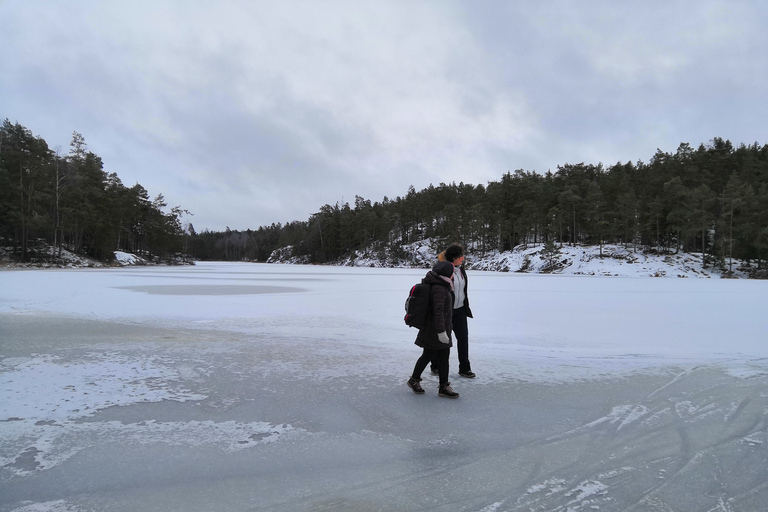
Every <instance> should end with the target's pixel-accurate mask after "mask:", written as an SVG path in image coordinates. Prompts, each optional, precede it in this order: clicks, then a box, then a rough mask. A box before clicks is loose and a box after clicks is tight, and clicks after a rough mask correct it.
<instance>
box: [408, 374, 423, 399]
mask: <svg viewBox="0 0 768 512" xmlns="http://www.w3.org/2000/svg"><path fill="white" fill-rule="evenodd" d="M420 380H421V379H419V380H416V379H414V378H413V377H411V378H410V379H408V387H409V388H411V389H412V390H413V392H414V393H416V394H417V395H423V394H424V388H422V387H421V384H419V381H420Z"/></svg>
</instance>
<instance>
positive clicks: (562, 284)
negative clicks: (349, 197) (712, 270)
mask: <svg viewBox="0 0 768 512" xmlns="http://www.w3.org/2000/svg"><path fill="white" fill-rule="evenodd" d="M617 268H620V265H617ZM581 270H585V269H584V268H582V269H581ZM424 272H425V271H424V270H412V269H383V268H359V267H358V268H350V267H317V266H293V265H263V264H244V263H242V264H237V263H198V264H197V265H196V266H194V267H131V268H112V269H89V270H22V271H3V272H0V358H1V359H0V511H9V512H10V511H17V512H22V511H23V512H72V511H88V510H109V511H123V510H125V511H128V510H130V511H135V510H144V511H148V510H163V511H173V510H179V511H181V510H184V511H190V510H277V511H303V510H313V511H315V510H318V511H320V510H342V511H352V510H383V511H401V510H402V511H405V510H438V511H455V510H467V511H487V512H490V511H494V512H504V511H530V510H542V511H544V510H546V511H579V510H584V511H586V510H601V511H606V510H636V511H645V510H647V511H655V510H686V511H697V510H701V511H705V510H730V511H758V510H764V508H765V504H766V503H768V484H766V483H765V482H766V478H765V475H766V472H767V471H768V451H767V450H768V443H767V442H766V440H768V390H767V389H768V388H767V387H766V384H767V383H768V343H766V340H768V319H767V318H766V315H765V313H764V311H765V305H766V304H767V303H768V288H766V285H765V282H763V281H749V280H723V279H653V278H637V277H634V278H630V277H599V276H589V277H587V276H573V275H570V276H568V275H531V274H515V273H503V272H482V271H473V272H471V273H470V299H471V301H472V309H473V312H474V313H475V318H474V319H472V320H470V324H469V327H470V340H471V358H472V363H473V370H474V371H475V372H476V373H477V374H478V378H477V379H474V380H468V379H462V378H461V377H459V376H458V375H456V373H455V372H456V367H457V362H456V356H455V354H452V358H451V366H452V375H451V380H452V383H453V386H454V389H455V390H456V391H458V392H459V393H461V397H460V398H459V399H458V400H445V399H441V398H438V397H437V381H436V378H435V377H433V376H431V375H429V374H428V372H426V373H425V375H424V382H423V384H424V387H425V389H426V390H427V393H426V395H424V396H417V395H414V394H413V393H412V392H411V391H410V390H409V389H408V388H407V387H406V386H405V380H406V379H407V377H408V375H409V374H410V372H411V370H412V368H413V364H414V362H415V360H416V358H417V357H418V354H419V349H418V348H417V347H416V346H415V345H413V339H414V337H415V331H414V330H413V329H409V328H408V327H406V326H405V325H404V323H403V322H402V316H403V313H404V311H403V302H404V300H405V294H406V293H407V290H408V288H409V287H410V285H412V284H413V283H415V282H417V281H418V280H419V279H420V278H421V277H422V276H423V274H424ZM617 272H618V270H617ZM584 273H590V272H589V270H588V269H586V270H585V272H584ZM614 273H615V272H614Z"/></svg>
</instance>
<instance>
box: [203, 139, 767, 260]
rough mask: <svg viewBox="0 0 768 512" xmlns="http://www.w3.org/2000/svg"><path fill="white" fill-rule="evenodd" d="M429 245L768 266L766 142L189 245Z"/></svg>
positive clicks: (313, 253) (469, 188)
mask: <svg viewBox="0 0 768 512" xmlns="http://www.w3.org/2000/svg"><path fill="white" fill-rule="evenodd" d="M427 238H430V239H432V240H434V242H435V245H436V246H438V247H444V246H445V245H446V244H447V243H449V242H451V241H459V242H461V243H463V244H465V245H466V246H468V247H470V248H472V249H473V250H475V251H478V252H481V253H482V252H490V251H505V250H510V249H512V248H513V247H515V246H518V245H525V244H532V243H547V242H550V243H551V242H553V241H554V242H558V243H561V244H589V245H601V244H604V243H614V244H625V245H627V246H632V247H634V248H635V249H637V250H643V251H648V252H659V253H664V252H677V251H681V250H683V251H688V252H700V253H703V254H704V255H705V256H706V260H707V262H708V263H712V264H717V263H725V262H726V260H728V259H729V258H738V259H743V260H748V261H753V262H755V263H756V264H757V265H758V267H761V266H764V265H765V263H766V261H767V260H768V145H766V146H760V145H758V144H757V143H755V144H752V145H749V146H747V145H744V144H741V145H740V146H739V147H738V148H734V147H733V145H732V144H731V142H730V141H727V140H723V139H720V138H715V139H713V140H712V141H710V143H708V144H701V145H700V146H699V147H698V148H695V149H694V148H693V147H691V146H690V145H689V144H687V143H683V144H681V145H680V146H679V148H678V149H677V151H676V152H675V153H674V154H670V153H665V152H662V151H661V150H659V151H657V153H656V154H655V155H653V157H652V158H651V160H650V162H648V163H643V162H642V161H639V162H637V163H632V162H628V163H620V162H619V163H616V164H615V165H612V166H610V167H607V168H606V167H604V166H603V165H602V164H598V165H592V164H584V163H580V164H565V165H562V166H558V168H557V170H556V171H555V172H547V173H546V174H538V173H535V172H528V171H523V170H518V171H515V172H514V173H511V172H510V173H507V174H504V175H503V176H502V177H501V179H500V180H499V181H494V182H490V183H488V184H487V185H486V186H483V185H469V184H465V183H459V184H458V185H457V184H455V183H451V184H444V183H441V184H440V185H439V186H430V187H428V188H426V189H424V190H421V191H416V190H414V188H413V187H410V188H409V190H408V192H407V194H406V195H405V197H397V198H396V199H394V200H390V199H388V198H387V197H384V199H383V201H381V202H375V203H371V201H370V200H366V199H364V198H362V197H356V198H355V203H354V204H353V205H350V204H348V203H343V204H339V203H337V204H335V205H333V206H331V205H325V206H323V207H322V208H320V211H319V212H317V213H315V214H314V215H312V216H311V217H310V218H309V219H308V220H306V221H300V222H299V221H297V222H291V223H289V224H286V225H280V224H273V225H271V226H268V227H261V228H259V229H257V230H248V231H230V230H227V231H226V232H207V231H206V232H204V233H200V234H197V235H194V236H193V237H192V239H191V240H190V247H191V251H192V253H193V255H194V256H196V257H198V258H201V259H215V260H222V259H224V260H257V261H265V260H266V259H267V258H268V257H269V256H270V254H272V252H273V251H274V250H276V249H278V248H287V249H286V250H287V251H290V255H291V256H294V257H298V258H302V259H303V260H305V261H309V262H314V263H326V262H334V261H339V260H340V259H345V258H348V257H354V254H355V251H361V250H365V251H370V250H373V251H374V252H376V253H378V254H379V255H381V256H382V257H384V256H385V255H386V257H388V258H390V259H393V258H404V257H406V255H405V254H404V253H403V249H402V248H403V246H407V244H409V243H411V242H414V241H418V240H422V239H427Z"/></svg>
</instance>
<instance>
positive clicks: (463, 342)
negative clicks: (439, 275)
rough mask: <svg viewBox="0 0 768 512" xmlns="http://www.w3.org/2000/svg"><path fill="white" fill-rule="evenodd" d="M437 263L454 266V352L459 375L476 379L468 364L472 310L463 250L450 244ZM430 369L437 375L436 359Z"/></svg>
mask: <svg viewBox="0 0 768 512" xmlns="http://www.w3.org/2000/svg"><path fill="white" fill-rule="evenodd" d="M437 259H438V261H450V262H451V263H453V266H454V269H455V270H454V273H453V284H454V287H455V293H454V303H453V318H452V321H451V323H452V325H453V334H455V335H456V350H457V352H458V354H459V375H460V376H462V377H466V378H468V379H474V378H475V377H476V375H475V372H473V371H472V365H471V364H470V362H469V329H468V326H467V318H472V310H471V309H469V297H468V296H467V272H466V270H464V266H463V263H464V248H463V247H462V246H460V245H459V244H452V245H451V246H450V247H448V248H447V249H446V250H445V251H443V252H441V253H440V254H439V255H438V256H437ZM430 366H431V369H432V373H433V374H438V373H439V371H438V368H439V365H438V362H437V359H432V362H431V365H430Z"/></svg>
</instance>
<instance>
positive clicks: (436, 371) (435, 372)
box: [429, 368, 440, 375]
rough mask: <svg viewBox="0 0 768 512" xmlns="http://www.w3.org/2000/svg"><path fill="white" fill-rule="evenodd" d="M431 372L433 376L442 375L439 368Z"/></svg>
mask: <svg viewBox="0 0 768 512" xmlns="http://www.w3.org/2000/svg"><path fill="white" fill-rule="evenodd" d="M429 371H431V372H432V375H440V372H439V371H438V370H437V368H430V369H429Z"/></svg>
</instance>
